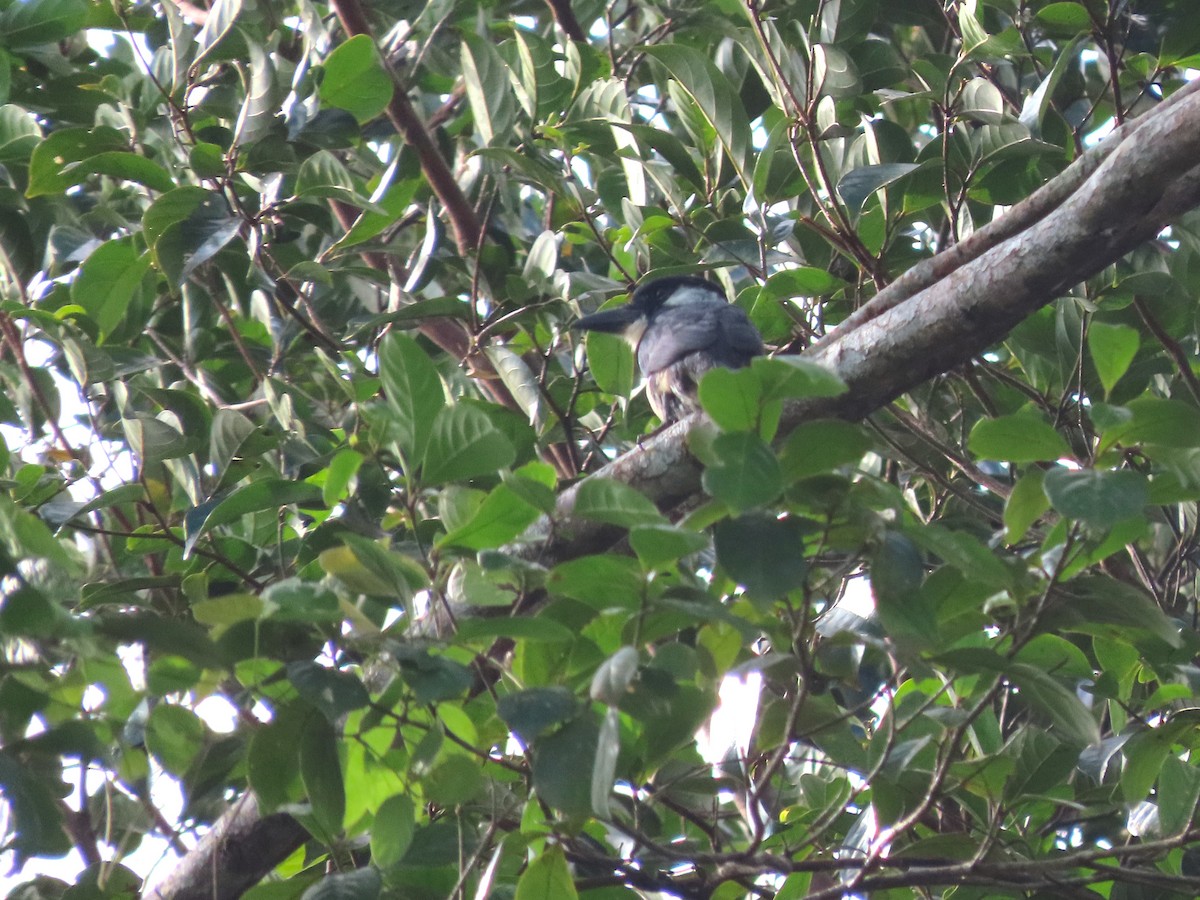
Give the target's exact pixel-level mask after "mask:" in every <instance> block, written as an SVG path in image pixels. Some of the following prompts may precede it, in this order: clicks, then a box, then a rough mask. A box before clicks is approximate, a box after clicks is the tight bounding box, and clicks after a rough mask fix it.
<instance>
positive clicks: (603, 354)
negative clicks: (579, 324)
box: [584, 331, 634, 397]
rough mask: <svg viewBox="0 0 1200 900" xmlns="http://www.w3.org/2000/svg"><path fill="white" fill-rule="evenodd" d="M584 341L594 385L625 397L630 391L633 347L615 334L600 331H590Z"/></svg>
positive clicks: (632, 372)
mask: <svg viewBox="0 0 1200 900" xmlns="http://www.w3.org/2000/svg"><path fill="white" fill-rule="evenodd" d="M584 345H585V346H586V347H587V358H588V368H589V369H590V370H591V373H592V378H593V379H595V381H596V387H598V388H600V390H602V391H604V393H606V394H612V395H613V396H615V397H628V396H629V394H630V393H631V392H632V391H633V379H634V359H633V348H632V347H630V346H629V344H628V343H627V342H626V341H624V340H622V339H621V338H619V337H617V336H616V335H612V334H605V333H604V332H602V331H589V332H588V333H587V335H586V336H585V337H584Z"/></svg>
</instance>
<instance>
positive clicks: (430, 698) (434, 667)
mask: <svg viewBox="0 0 1200 900" xmlns="http://www.w3.org/2000/svg"><path fill="white" fill-rule="evenodd" d="M400 671H401V674H402V675H403V676H404V680H405V681H406V682H407V683H408V686H409V687H411V688H412V689H413V694H414V696H415V697H416V698H417V702H418V703H437V702H439V701H441V700H453V699H454V698H456V697H461V696H462V695H463V694H465V693H466V692H467V690H468V689H469V688H470V687H471V684H472V683H473V682H474V680H475V678H474V676H473V675H472V674H471V670H470V669H468V668H467V667H466V666H464V665H462V664H461V663H457V662H455V661H454V660H452V659H447V658H446V657H444V656H434V655H433V654H431V653H424V652H416V653H413V654H410V655H409V656H408V657H405V658H404V659H402V664H401V670H400Z"/></svg>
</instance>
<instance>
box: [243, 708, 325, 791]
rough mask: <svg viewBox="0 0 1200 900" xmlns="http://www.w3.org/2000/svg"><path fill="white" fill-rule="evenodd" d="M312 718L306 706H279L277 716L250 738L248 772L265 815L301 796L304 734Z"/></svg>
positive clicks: (247, 754)
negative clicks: (301, 749) (302, 741)
mask: <svg viewBox="0 0 1200 900" xmlns="http://www.w3.org/2000/svg"><path fill="white" fill-rule="evenodd" d="M310 715H311V712H310V710H309V708H308V706H307V705H305V704H303V703H291V704H288V705H281V706H278V707H277V708H276V710H275V717H274V718H273V719H272V720H271V721H270V722H269V723H267V724H266V725H264V726H262V727H261V728H258V729H257V730H255V732H254V734H253V735H252V736H251V737H250V747H249V749H248V750H247V751H246V772H247V777H248V778H249V781H250V786H251V787H252V788H253V789H254V793H255V795H256V797H257V798H258V802H259V803H260V804H262V809H263V811H264V812H269V811H272V810H274V809H277V808H278V807H280V806H283V805H284V804H285V803H291V802H294V801H296V800H298V799H299V797H300V790H301V787H302V784H301V781H300V753H299V746H300V734H301V733H302V731H303V730H304V728H305V726H306V723H307V720H308V717H309V716H310Z"/></svg>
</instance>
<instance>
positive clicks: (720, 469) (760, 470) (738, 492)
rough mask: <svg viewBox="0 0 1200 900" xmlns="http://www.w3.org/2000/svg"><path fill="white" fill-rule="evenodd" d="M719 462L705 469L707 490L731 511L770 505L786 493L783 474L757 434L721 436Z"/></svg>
mask: <svg viewBox="0 0 1200 900" xmlns="http://www.w3.org/2000/svg"><path fill="white" fill-rule="evenodd" d="M712 449H713V453H714V454H715V456H716V459H717V462H716V463H715V464H712V465H709V466H708V468H706V469H705V470H704V476H703V483H704V489H705V490H706V491H708V493H709V494H711V495H712V496H713V497H715V498H716V499H718V500H720V501H722V502H723V503H725V504H727V505H728V506H729V507H730V508H731V509H734V510H736V511H738V512H744V511H746V510H749V509H753V508H754V507H756V506H761V505H763V504H766V503H770V502H771V501H772V500H774V499H775V498H776V497H778V496H779V492H780V491H782V490H783V473H782V472H781V470H780V467H779V460H778V459H777V458H776V456H775V454H774V453H773V452H772V451H771V448H770V447H768V446H767V445H766V443H764V442H763V440H762V438H760V437H759V436H758V435H756V434H752V433H750V432H744V431H743V432H733V433H730V434H721V435H718V436H717V438H716V440H714V441H713V444H712Z"/></svg>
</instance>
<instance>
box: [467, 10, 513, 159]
mask: <svg viewBox="0 0 1200 900" xmlns="http://www.w3.org/2000/svg"><path fill="white" fill-rule="evenodd" d="M460 60H461V62H462V73H463V83H464V85H465V86H466V89H467V101H468V102H469V103H470V104H471V113H472V115H473V117H474V119H475V127H476V128H477V129H478V131H479V137H480V138H481V139H482V141H483V143H484V144H491V143H493V142H494V141H495V140H496V137H497V136H500V137H501V138H502V139H504V138H506V137H507V135H506V132H508V131H509V129H511V128H512V126H513V124H514V122H515V121H516V113H517V105H516V97H515V96H514V95H513V88H512V81H511V80H510V78H509V68H508V66H507V65H506V64H505V62H504V60H503V59H501V58H500V54H499V53H498V52H497V51H496V48H495V46H494V45H493V44H492V42H491V41H489V40H486V39H484V38H482V37H479V36H478V35H476V34H472V33H469V32H468V33H467V34H465V35H463V42H462V49H461V57H460Z"/></svg>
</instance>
